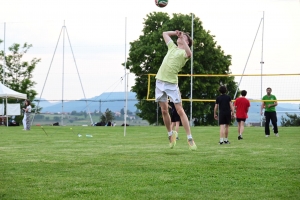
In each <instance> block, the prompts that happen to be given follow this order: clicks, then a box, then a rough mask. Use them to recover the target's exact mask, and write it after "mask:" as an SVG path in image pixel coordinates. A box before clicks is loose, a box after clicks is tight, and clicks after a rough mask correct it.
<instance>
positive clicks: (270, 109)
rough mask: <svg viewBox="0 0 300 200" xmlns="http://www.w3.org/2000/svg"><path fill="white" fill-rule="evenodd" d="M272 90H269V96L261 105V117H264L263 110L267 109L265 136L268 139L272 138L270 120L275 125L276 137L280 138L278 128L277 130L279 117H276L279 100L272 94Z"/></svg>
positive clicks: (264, 98)
mask: <svg viewBox="0 0 300 200" xmlns="http://www.w3.org/2000/svg"><path fill="white" fill-rule="evenodd" d="M271 92H272V89H271V88H269V87H268V88H267V95H265V96H264V97H263V98H262V100H263V102H262V104H261V109H260V111H261V115H263V109H265V113H264V114H265V117H266V123H265V134H266V137H269V136H270V120H271V122H272V124H273V128H274V133H275V136H276V137H279V135H278V128H277V115H276V109H275V107H276V106H277V101H276V100H277V99H276V96H275V95H272V94H271Z"/></svg>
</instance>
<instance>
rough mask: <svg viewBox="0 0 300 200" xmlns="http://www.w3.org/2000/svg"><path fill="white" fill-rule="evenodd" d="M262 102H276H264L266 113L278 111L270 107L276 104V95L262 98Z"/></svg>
mask: <svg viewBox="0 0 300 200" xmlns="http://www.w3.org/2000/svg"><path fill="white" fill-rule="evenodd" d="M262 100H274V101H265V102H264V103H265V111H266V112H275V111H276V109H275V106H272V107H270V108H269V107H268V105H269V104H274V103H275V101H276V97H275V95H272V94H271V95H270V96H268V95H265V96H264V97H263V98H262Z"/></svg>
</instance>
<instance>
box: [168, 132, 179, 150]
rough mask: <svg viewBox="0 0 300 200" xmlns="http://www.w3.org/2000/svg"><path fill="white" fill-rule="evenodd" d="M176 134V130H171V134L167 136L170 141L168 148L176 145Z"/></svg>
mask: <svg viewBox="0 0 300 200" xmlns="http://www.w3.org/2000/svg"><path fill="white" fill-rule="evenodd" d="M176 135H177V132H176V131H173V134H172V135H171V136H169V141H170V144H169V146H170V148H171V149H173V148H174V146H175V145H176Z"/></svg>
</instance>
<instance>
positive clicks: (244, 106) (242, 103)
mask: <svg viewBox="0 0 300 200" xmlns="http://www.w3.org/2000/svg"><path fill="white" fill-rule="evenodd" d="M234 106H235V107H236V118H240V119H246V118H248V115H247V111H248V108H249V107H250V102H249V100H248V99H246V98H245V97H239V98H237V99H236V100H235V102H234Z"/></svg>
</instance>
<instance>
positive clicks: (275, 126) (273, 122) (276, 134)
mask: <svg viewBox="0 0 300 200" xmlns="http://www.w3.org/2000/svg"><path fill="white" fill-rule="evenodd" d="M270 114H271V116H270V118H271V122H272V125H273V128H274V133H275V136H276V137H279V134H278V127H277V115H276V112H270Z"/></svg>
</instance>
